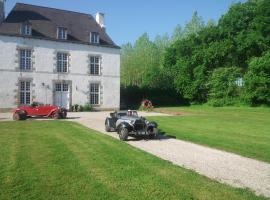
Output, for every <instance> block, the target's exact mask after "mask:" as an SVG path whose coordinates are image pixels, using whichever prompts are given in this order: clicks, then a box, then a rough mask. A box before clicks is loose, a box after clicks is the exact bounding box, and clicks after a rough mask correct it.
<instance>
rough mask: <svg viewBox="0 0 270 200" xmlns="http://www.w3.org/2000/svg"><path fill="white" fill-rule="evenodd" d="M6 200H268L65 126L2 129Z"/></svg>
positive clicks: (1, 179)
mask: <svg viewBox="0 0 270 200" xmlns="http://www.w3.org/2000/svg"><path fill="white" fill-rule="evenodd" d="M0 152H1V156H0V199H1V200H2V199H20V200H21V199H22V200H24V199H27V200H30V199H117V200H119V199H155V200H156V199H209V200H210V199H211V200H212V199H224V200H228V199H230V200H232V199H236V200H240V199H263V198H261V197H256V196H255V195H254V194H253V193H251V192H249V191H248V190H245V189H236V188H232V187H230V186H227V185H224V184H220V183H217V182H215V181H212V180H210V179H208V178H206V177H204V176H201V175H199V174H197V173H195V172H193V171H190V170H186V169H183V168H180V167H177V166H174V165H172V164H171V163H169V162H167V161H163V160H160V159H158V158H156V157H154V156H152V155H150V154H147V153H145V152H143V151H141V150H138V149H135V148H133V147H131V146H129V145H128V144H126V143H123V142H120V141H118V140H115V139H113V138H110V137H109V136H106V135H102V134H100V133H97V132H95V131H93V130H90V129H87V128H85V127H83V126H81V125H79V124H76V123H72V122H63V121H42V122H41V121H39V122H38V121H26V122H1V123H0Z"/></svg>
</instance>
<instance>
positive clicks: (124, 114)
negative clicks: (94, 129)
mask: <svg viewBox="0 0 270 200" xmlns="http://www.w3.org/2000/svg"><path fill="white" fill-rule="evenodd" d="M117 115H118V116H119V117H123V116H127V113H126V112H119V113H117Z"/></svg>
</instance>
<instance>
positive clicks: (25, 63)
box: [20, 49, 32, 71]
mask: <svg viewBox="0 0 270 200" xmlns="http://www.w3.org/2000/svg"><path fill="white" fill-rule="evenodd" d="M31 68H32V51H31V50H30V49H20V70H26V71H27V70H31Z"/></svg>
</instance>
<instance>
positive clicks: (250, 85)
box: [244, 51, 270, 105]
mask: <svg viewBox="0 0 270 200" xmlns="http://www.w3.org/2000/svg"><path fill="white" fill-rule="evenodd" d="M244 80H245V93H246V99H247V101H248V103H250V104H251V105H258V104H266V105H270V51H268V52H267V53H266V54H265V55H263V56H262V57H259V58H253V59H252V60H251V61H250V63H249V66H248V71H247V74H246V75H245V77H244Z"/></svg>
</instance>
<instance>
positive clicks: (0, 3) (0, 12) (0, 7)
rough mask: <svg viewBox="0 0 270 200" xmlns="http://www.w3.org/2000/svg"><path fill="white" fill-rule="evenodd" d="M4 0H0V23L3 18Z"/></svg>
mask: <svg viewBox="0 0 270 200" xmlns="http://www.w3.org/2000/svg"><path fill="white" fill-rule="evenodd" d="M5 2H6V0H0V24H1V23H2V22H3V21H4V20H5Z"/></svg>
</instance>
